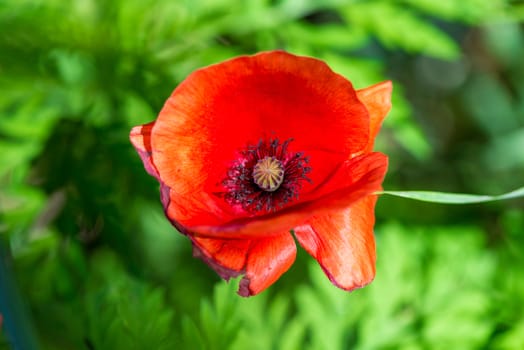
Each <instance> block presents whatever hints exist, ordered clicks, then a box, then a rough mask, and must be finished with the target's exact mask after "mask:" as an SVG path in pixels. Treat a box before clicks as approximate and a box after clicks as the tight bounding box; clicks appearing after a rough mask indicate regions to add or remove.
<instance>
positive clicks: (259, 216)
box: [131, 51, 391, 296]
mask: <svg viewBox="0 0 524 350" xmlns="http://www.w3.org/2000/svg"><path fill="white" fill-rule="evenodd" d="M390 95H391V82H389V81H388V82H384V83H381V84H378V85H375V86H372V87H369V88H366V89H363V90H357V91H355V90H354V89H353V87H352V85H351V83H350V82H349V81H347V80H346V79H345V78H343V77H342V76H340V75H338V74H335V73H334V72H333V71H332V70H331V69H330V68H329V67H328V66H327V65H326V64H325V63H323V62H322V61H319V60H317V59H313V58H308V57H300V56H295V55H291V54H289V53H286V52H282V51H272V52H264V53H260V54H257V55H254V56H242V57H237V58H234V59H231V60H228V61H225V62H222V63H219V64H216V65H212V66H209V67H206V68H202V69H199V70H197V71H195V72H194V73H192V74H191V75H190V76H189V77H188V78H187V79H186V80H185V81H184V82H182V83H181V84H180V85H179V86H178V87H177V88H176V89H175V91H174V92H173V93H172V95H171V97H170V98H169V99H168V100H167V102H166V104H165V105H164V107H163V109H162V111H161V112H160V114H159V116H158V118H157V120H156V121H154V122H151V123H149V124H145V125H142V126H137V127H135V128H133V129H132V131H131V142H132V143H133V145H134V146H135V148H136V149H137V151H138V153H139V155H140V157H141V158H142V161H143V162H144V166H145V168H146V170H147V171H148V172H149V173H150V174H151V175H152V176H154V177H155V178H156V179H157V180H158V181H159V182H160V189H161V200H162V204H163V206H164V209H165V213H166V216H167V217H168V218H169V220H170V221H171V223H172V224H173V225H174V226H175V227H176V228H177V229H178V230H179V231H180V232H182V233H183V234H185V235H187V236H188V237H189V238H190V239H191V241H192V243H193V250H194V255H195V256H198V257H200V258H202V259H203V260H204V261H205V262H206V263H207V264H209V265H210V266H211V267H212V268H213V269H215V270H216V272H217V273H218V274H219V275H220V276H222V277H223V278H225V279H229V278H230V277H233V276H238V275H240V274H242V275H244V277H243V279H242V281H241V282H240V290H239V294H240V295H243V296H249V295H254V294H257V293H259V292H261V291H262V290H264V289H265V288H267V287H268V286H269V285H271V284H272V283H273V282H275V281H276V280H277V279H278V278H279V277H280V275H282V274H283V273H284V272H285V271H286V270H287V269H288V268H289V267H290V266H291V264H292V263H293V261H294V259H295V254H296V246H295V241H294V239H293V236H292V234H293V232H294V235H295V237H296V240H297V241H298V242H299V243H300V244H301V245H302V246H303V247H304V248H305V249H306V251H307V252H308V253H310V254H311V255H312V256H313V257H314V258H315V259H316V260H317V261H318V262H319V263H320V265H321V266H322V268H323V269H324V271H325V272H326V274H327V276H328V277H329V278H330V280H331V281H332V282H333V283H334V284H335V285H337V286H338V287H340V288H343V289H346V290H352V289H354V288H358V287H362V286H364V285H366V284H367V283H369V282H371V280H372V279H373V277H374V275H375V243H374V238H373V225H374V206H375V201H376V196H375V195H374V193H375V192H377V191H380V190H381V183H382V180H383V178H384V176H385V173H386V169H387V157H386V156H385V155H383V154H381V153H377V152H372V151H371V150H372V147H373V142H374V139H375V136H376V134H377V132H378V130H379V128H380V125H381V123H382V120H383V119H384V117H385V116H386V114H387V112H388V111H389V109H390Z"/></svg>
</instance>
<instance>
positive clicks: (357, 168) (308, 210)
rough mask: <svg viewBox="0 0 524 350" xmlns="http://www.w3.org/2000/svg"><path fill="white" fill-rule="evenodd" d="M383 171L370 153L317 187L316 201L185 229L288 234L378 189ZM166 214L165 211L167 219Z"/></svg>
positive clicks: (228, 234)
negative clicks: (311, 220) (283, 232)
mask: <svg viewBox="0 0 524 350" xmlns="http://www.w3.org/2000/svg"><path fill="white" fill-rule="evenodd" d="M386 170H387V157H386V156H385V155H383V154H382V153H378V152H374V153H369V154H365V155H362V156H359V157H356V158H354V159H351V160H348V161H346V162H345V163H343V164H342V165H341V167H340V168H339V169H338V170H337V171H336V172H335V173H334V174H332V176H331V178H330V179H329V181H326V183H324V184H319V186H318V188H317V189H316V193H318V197H315V198H311V200H308V201H304V202H301V203H299V204H296V205H294V206H292V207H289V208H286V209H283V210H280V211H277V212H275V213H272V214H268V215H264V216H258V217H252V218H241V219H236V220H232V221H230V222H228V223H226V224H223V225H214V226H193V227H188V229H189V230H190V231H192V232H196V233H198V234H199V235H204V236H215V237H221V238H253V237H256V236H257V235H261V234H262V235H267V234H275V233H278V232H282V231H287V230H291V229H292V228H293V227H295V226H298V225H301V224H302V223H304V222H306V221H307V220H308V219H310V218H311V217H312V216H314V215H317V216H319V215H321V214H325V213H330V212H333V211H335V210H343V209H345V208H348V207H349V206H350V205H351V204H353V203H355V202H357V201H359V200H360V199H362V198H364V197H366V196H368V195H371V194H373V193H375V192H378V191H380V190H381V189H382V185H381V184H382V180H383V179H384V176H385V174H386ZM169 212H170V210H169V209H168V210H167V213H168V215H169Z"/></svg>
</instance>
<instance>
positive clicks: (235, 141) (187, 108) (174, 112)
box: [151, 51, 369, 225]
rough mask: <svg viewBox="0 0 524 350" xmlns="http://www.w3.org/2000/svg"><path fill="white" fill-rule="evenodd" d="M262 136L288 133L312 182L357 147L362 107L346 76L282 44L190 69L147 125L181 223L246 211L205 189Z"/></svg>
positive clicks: (365, 123) (215, 220)
mask: <svg viewBox="0 0 524 350" xmlns="http://www.w3.org/2000/svg"><path fill="white" fill-rule="evenodd" d="M319 123H322V126H323V128H322V133H320V134H319V133H318V125H319ZM270 137H275V138H279V139H281V140H286V139H291V138H292V139H294V141H293V148H294V149H296V151H303V152H304V154H306V155H310V159H311V164H310V165H311V167H312V168H314V169H315V171H313V172H311V173H310V175H311V179H312V180H313V182H317V183H318V182H321V181H323V179H324V178H325V177H326V176H327V175H328V174H330V173H331V172H333V171H334V170H335V168H336V167H337V166H338V165H339V164H340V163H342V162H343V161H345V160H346V159H348V158H349V156H350V155H352V154H356V153H357V152H361V151H362V150H364V149H365V147H366V145H367V143H368V141H369V115H368V111H367V110H366V108H365V106H364V104H363V103H362V102H360V101H359V99H358V97H357V95H356V91H355V90H354V89H353V87H352V85H351V83H350V82H349V81H348V80H346V79H345V78H343V77H342V76H340V75H338V74H336V73H334V72H333V71H332V70H331V69H330V68H329V67H328V66H327V65H326V64H325V63H324V62H322V61H320V60H317V59H313V58H308V57H300V56H294V55H291V54H288V53H286V52H282V51H273V52H265V53H261V54H257V55H254V56H242V57H239V58H235V59H232V60H229V61H226V62H223V63H220V64H216V65H213V66H209V67H206V68H203V69H200V70H197V71H195V72H194V73H192V74H191V75H190V76H188V78H187V79H186V80H185V81H184V82H182V83H181V84H180V85H179V86H178V87H177V88H176V89H175V91H174V92H173V94H172V95H171V97H170V98H169V99H168V101H167V102H166V104H165V106H164V108H163V109H162V111H161V112H160V115H159V117H158V119H157V121H156V125H155V127H154V129H153V133H152V135H151V144H152V149H153V155H152V157H153V160H154V161H153V163H154V164H155V166H156V167H157V169H158V170H159V173H160V175H161V181H162V182H164V183H165V184H166V185H167V186H168V187H170V188H171V189H172V192H173V193H174V194H176V195H175V196H173V198H172V201H171V202H172V205H173V206H177V207H181V208H185V210H187V215H185V217H184V218H183V220H184V221H185V223H186V224H187V225H195V224H197V223H198V224H203V223H204V222H203V219H202V218H203V217H205V218H206V220H207V219H209V221H208V222H205V224H208V225H216V224H222V223H224V222H226V221H228V220H231V219H232V218H235V217H240V216H242V215H243V216H248V215H250V214H249V213H245V212H241V211H239V209H238V208H231V206H229V205H227V203H224V201H223V200H221V199H219V198H217V197H216V196H214V195H213V193H216V192H220V191H221V190H223V188H222V187H221V183H222V180H223V179H224V177H225V176H226V174H227V171H228V170H229V169H230V167H231V165H232V162H233V161H234V160H235V159H237V158H238V152H240V151H242V150H245V149H246V146H248V145H250V144H251V145H252V144H257V143H258V142H259V141H260V140H261V139H263V138H270ZM310 153H311V154H310ZM306 186H308V185H306ZM304 192H309V191H304ZM181 210H182V209H181ZM181 210H178V211H181ZM203 212H207V214H204V215H202V214H203ZM209 213H211V215H210V214H209ZM177 219H178V218H177Z"/></svg>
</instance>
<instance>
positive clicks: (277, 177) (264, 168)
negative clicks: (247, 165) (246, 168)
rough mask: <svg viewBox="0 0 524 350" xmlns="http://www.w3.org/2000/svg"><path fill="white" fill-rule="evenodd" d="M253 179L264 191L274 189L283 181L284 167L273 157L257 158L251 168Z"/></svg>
mask: <svg viewBox="0 0 524 350" xmlns="http://www.w3.org/2000/svg"><path fill="white" fill-rule="evenodd" d="M253 181H255V183H256V184H257V185H258V187H260V188H261V189H263V190H264V191H268V192H273V191H276V190H277V189H278V188H279V187H280V185H281V184H282V182H283V181H284V167H283V166H282V162H281V161H279V160H278V159H276V158H275V157H264V158H262V159H260V160H258V162H257V164H255V167H254V168H253Z"/></svg>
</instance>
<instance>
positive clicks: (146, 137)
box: [129, 122, 160, 179]
mask: <svg viewBox="0 0 524 350" xmlns="http://www.w3.org/2000/svg"><path fill="white" fill-rule="evenodd" d="M154 125H155V122H151V123H149V124H144V125H140V126H135V127H134V128H133V129H131V133H130V135H129V139H130V140H131V143H132V144H133V146H134V147H135V149H136V151H137V153H138V155H139V156H140V158H141V159H142V162H143V163H144V168H145V169H146V171H147V172H148V173H149V174H150V175H152V176H154V177H155V178H157V179H160V178H159V175H158V171H157V169H156V167H155V166H154V164H153V161H152V158H151V154H152V149H151V130H152V129H153V126H154Z"/></svg>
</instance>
